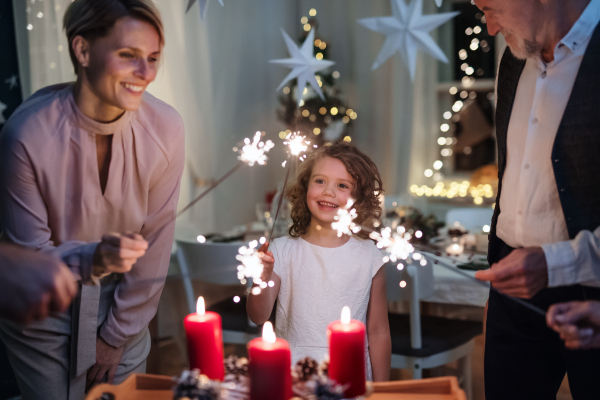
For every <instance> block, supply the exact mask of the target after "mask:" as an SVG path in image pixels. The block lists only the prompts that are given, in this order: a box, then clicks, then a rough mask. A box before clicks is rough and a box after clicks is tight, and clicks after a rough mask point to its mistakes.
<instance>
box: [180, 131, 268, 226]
mask: <svg viewBox="0 0 600 400" xmlns="http://www.w3.org/2000/svg"><path fill="white" fill-rule="evenodd" d="M260 137H261V133H260V132H256V133H255V134H254V140H253V141H250V139H249V138H245V139H244V146H243V147H242V148H241V149H238V148H237V147H234V148H233V151H235V152H237V153H239V156H238V160H240V162H238V163H237V164H236V165H234V166H233V168H231V169H230V170H229V171H227V172H226V173H225V174H224V175H223V176H222V177H221V178H219V179H218V180H217V181H215V182H213V183H212V184H211V185H210V186H209V187H208V188H207V189H206V190H205V191H204V192H202V193H200V194H199V195H198V196H197V197H196V198H195V199H194V200H192V201H191V202H190V203H189V204H188V205H187V206H185V207H183V208H182V209H181V210H180V211H179V212H178V213H177V214H175V217H174V218H172V219H170V220H169V222H168V223H171V222H173V220H175V219H177V218H179V216H180V215H182V214H183V213H185V212H186V211H187V210H189V209H190V208H192V206H193V205H194V204H196V203H197V202H199V201H200V199H202V198H203V197H204V196H206V195H207V194H209V193H210V192H212V191H213V190H214V189H215V188H216V187H217V186H219V185H220V184H221V183H222V182H223V181H224V180H225V179H227V178H228V177H229V176H230V175H231V174H233V173H234V172H235V171H237V170H238V169H239V168H240V167H241V166H242V165H244V164H248V165H249V166H251V167H252V166H253V165H254V164H259V165H265V164H266V163H267V156H266V153H267V152H268V151H269V150H271V149H272V148H273V146H275V144H274V143H273V142H272V141H270V140H267V141H266V142H262V141H261V140H260Z"/></svg>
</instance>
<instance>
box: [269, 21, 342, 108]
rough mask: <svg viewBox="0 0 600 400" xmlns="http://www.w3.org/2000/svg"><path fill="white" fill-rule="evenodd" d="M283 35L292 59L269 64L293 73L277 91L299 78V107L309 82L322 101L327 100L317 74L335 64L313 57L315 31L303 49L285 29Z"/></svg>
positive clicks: (312, 31)
mask: <svg viewBox="0 0 600 400" xmlns="http://www.w3.org/2000/svg"><path fill="white" fill-rule="evenodd" d="M281 33H283V38H284V39H285V44H286V45H287V48H288V51H289V52H290V56H291V58H283V59H279V60H270V61H269V62H270V63H274V64H281V65H283V66H284V67H288V68H291V69H292V71H291V72H290V73H289V74H288V76H286V77H285V79H284V80H283V81H282V82H281V84H280V85H279V87H278V88H277V91H279V90H280V89H281V88H282V87H283V85H285V83H286V82H287V81H289V80H290V79H294V78H298V92H297V96H296V97H298V107H300V102H301V101H302V94H303V93H304V88H305V87H306V83H307V82H309V83H310V86H311V87H312V88H313V89H314V90H315V91H316V92H317V93H318V94H319V96H320V97H321V99H322V100H325V96H324V95H323V92H322V91H321V87H320V86H319V84H318V83H317V78H315V73H317V72H319V71H322V70H324V69H327V68H329V67H331V66H332V65H333V64H335V63H334V62H333V61H329V60H318V59H317V58H316V57H315V56H314V55H313V49H314V47H313V43H314V41H315V30H314V29H311V31H310V32H309V34H308V36H307V37H306V40H305V41H304V43H303V44H302V47H300V48H299V47H298V46H297V45H296V43H295V42H294V41H293V40H292V39H291V38H290V37H289V36H288V34H287V33H286V32H285V31H284V30H283V29H281Z"/></svg>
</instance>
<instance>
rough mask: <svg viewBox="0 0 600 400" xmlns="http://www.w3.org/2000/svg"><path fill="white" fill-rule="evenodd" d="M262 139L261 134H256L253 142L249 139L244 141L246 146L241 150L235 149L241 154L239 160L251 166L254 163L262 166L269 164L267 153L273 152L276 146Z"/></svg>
mask: <svg viewBox="0 0 600 400" xmlns="http://www.w3.org/2000/svg"><path fill="white" fill-rule="evenodd" d="M260 137H261V133H260V132H256V133H255V134H254V140H253V141H252V142H251V141H250V139H249V138H246V139H244V146H243V147H242V149H241V150H237V149H234V150H236V151H238V152H239V154H240V155H239V157H238V160H240V161H242V162H245V163H246V164H248V165H249V166H253V165H254V163H257V164H260V165H265V164H266V163H267V156H266V155H265V153H266V152H268V151H269V150H271V149H272V148H273V146H275V144H274V143H273V142H272V141H270V140H267V141H266V142H262V141H261V140H260Z"/></svg>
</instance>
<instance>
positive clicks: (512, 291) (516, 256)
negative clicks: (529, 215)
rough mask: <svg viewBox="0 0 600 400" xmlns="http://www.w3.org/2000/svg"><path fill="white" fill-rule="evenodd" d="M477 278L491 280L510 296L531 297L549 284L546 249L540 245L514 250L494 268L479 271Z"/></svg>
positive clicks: (495, 287)
mask: <svg viewBox="0 0 600 400" xmlns="http://www.w3.org/2000/svg"><path fill="white" fill-rule="evenodd" d="M475 278H477V279H479V280H482V281H489V282H490V283H491V284H492V286H493V287H494V289H497V290H499V291H500V292H502V293H504V294H507V295H509V296H513V297H521V298H524V299H530V298H532V297H533V296H534V295H535V294H536V293H537V292H539V291H540V290H542V289H544V288H545V287H546V286H548V265H547V264H546V256H545V255H544V250H543V249H542V248H541V247H539V246H535V247H524V248H522V249H516V250H513V252H512V253H510V254H509V255H508V256H506V257H504V258H503V259H502V260H500V261H499V262H498V263H496V264H494V265H492V268H490V269H488V270H486V271H478V272H477V273H476V274H475Z"/></svg>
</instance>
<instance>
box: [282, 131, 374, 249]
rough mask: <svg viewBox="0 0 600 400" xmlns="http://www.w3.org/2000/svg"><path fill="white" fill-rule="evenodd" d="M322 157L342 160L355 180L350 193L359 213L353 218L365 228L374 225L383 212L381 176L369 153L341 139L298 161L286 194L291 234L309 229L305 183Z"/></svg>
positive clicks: (296, 234)
mask: <svg viewBox="0 0 600 400" xmlns="http://www.w3.org/2000/svg"><path fill="white" fill-rule="evenodd" d="M323 157H332V158H335V159H337V160H340V161H341V162H342V163H343V164H344V167H346V171H348V173H349V174H350V176H352V178H353V179H354V182H355V185H354V188H353V190H352V195H351V197H352V199H353V200H354V204H353V206H352V207H353V208H355V209H356V213H357V214H358V216H357V217H356V219H355V220H354V222H355V223H356V224H358V225H360V226H364V227H366V228H374V226H375V224H374V223H375V221H377V220H378V219H379V218H380V217H381V213H382V210H381V205H380V202H379V195H381V194H383V188H382V184H381V176H379V171H378V170H377V166H376V165H375V163H374V162H373V161H371V159H370V158H369V156H367V155H366V154H364V153H363V152H362V151H360V150H358V149H357V148H356V147H354V146H353V145H351V144H349V143H347V142H344V141H341V142H337V143H334V144H332V145H330V146H323V147H320V148H318V149H317V150H315V151H313V152H312V154H310V156H308V158H307V159H306V160H305V161H304V162H303V163H302V164H300V168H299V170H298V175H297V177H296V181H295V182H294V184H293V185H292V186H291V187H290V188H289V189H288V190H286V196H287V198H288V199H289V201H290V202H291V205H292V211H291V216H292V226H291V227H290V229H289V234H290V236H293V237H298V236H301V235H304V234H306V232H308V227H309V226H310V219H311V214H310V210H309V209H308V204H307V201H306V194H307V192H308V183H309V181H310V177H311V175H312V170H313V167H314V166H315V163H316V162H317V161H318V160H320V159H321V158H323ZM356 235H357V236H359V237H361V238H364V239H366V238H368V237H369V232H367V231H365V230H361V231H360V232H359V233H357V234H356Z"/></svg>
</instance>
